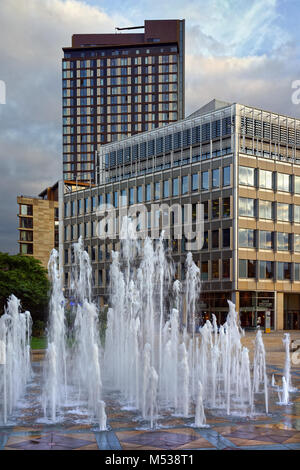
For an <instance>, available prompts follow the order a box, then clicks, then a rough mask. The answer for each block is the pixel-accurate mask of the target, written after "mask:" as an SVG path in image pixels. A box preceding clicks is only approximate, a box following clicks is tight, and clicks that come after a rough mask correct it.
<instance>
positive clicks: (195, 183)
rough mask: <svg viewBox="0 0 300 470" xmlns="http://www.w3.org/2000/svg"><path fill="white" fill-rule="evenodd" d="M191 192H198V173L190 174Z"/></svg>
mask: <svg viewBox="0 0 300 470" xmlns="http://www.w3.org/2000/svg"><path fill="white" fill-rule="evenodd" d="M192 191H198V173H193V174H192Z"/></svg>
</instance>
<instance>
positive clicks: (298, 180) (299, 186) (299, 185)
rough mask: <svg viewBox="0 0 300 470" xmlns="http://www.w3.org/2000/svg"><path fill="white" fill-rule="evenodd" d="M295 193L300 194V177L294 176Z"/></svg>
mask: <svg viewBox="0 0 300 470" xmlns="http://www.w3.org/2000/svg"><path fill="white" fill-rule="evenodd" d="M294 178H295V179H294V192H295V194H300V176H296V175H295V176H294Z"/></svg>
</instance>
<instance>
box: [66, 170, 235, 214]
mask: <svg viewBox="0 0 300 470" xmlns="http://www.w3.org/2000/svg"><path fill="white" fill-rule="evenodd" d="M222 170H223V173H222V186H223V187H226V186H229V185H230V167H229V166H228V167H224V168H223V169H222ZM180 182H181V185H180V187H179V183H180ZM220 183H221V182H220V169H219V168H218V169H217V170H212V173H211V189H217V188H220ZM201 189H202V190H203V191H206V190H209V189H210V185H209V172H208V171H203V172H202V173H201ZM198 190H199V174H198V173H193V174H192V175H190V176H189V175H186V176H182V177H181V178H179V177H176V178H173V179H172V180H164V181H162V182H160V181H157V182H156V183H154V184H151V183H148V184H146V185H144V186H143V185H140V186H137V187H136V188H135V187H132V188H129V189H128V191H127V190H126V189H122V190H121V191H114V192H113V193H105V194H100V195H98V197H97V196H92V197H91V198H88V197H87V198H84V199H78V200H77V207H76V201H75V200H73V201H71V202H70V203H68V202H66V203H65V211H64V214H65V217H69V216H71V217H73V216H75V215H79V214H82V213H88V212H94V211H95V210H96V209H97V207H98V206H99V205H103V204H112V205H113V206H114V207H115V208H117V207H118V206H119V205H120V206H123V207H124V206H127V196H128V205H132V204H135V203H137V204H139V203H143V202H150V201H152V200H159V199H164V198H169V197H177V196H179V194H180V195H185V194H188V193H189V192H194V191H195V192H196V191H198ZM69 205H70V211H69Z"/></svg>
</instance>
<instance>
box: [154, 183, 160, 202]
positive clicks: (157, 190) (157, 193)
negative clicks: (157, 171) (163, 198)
mask: <svg viewBox="0 0 300 470" xmlns="http://www.w3.org/2000/svg"><path fill="white" fill-rule="evenodd" d="M154 199H156V200H157V199H160V183H159V182H156V183H154Z"/></svg>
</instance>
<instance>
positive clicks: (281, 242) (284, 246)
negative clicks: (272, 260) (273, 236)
mask: <svg viewBox="0 0 300 470" xmlns="http://www.w3.org/2000/svg"><path fill="white" fill-rule="evenodd" d="M277 250H279V251H288V250H289V234H288V233H283V232H278V233H277Z"/></svg>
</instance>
